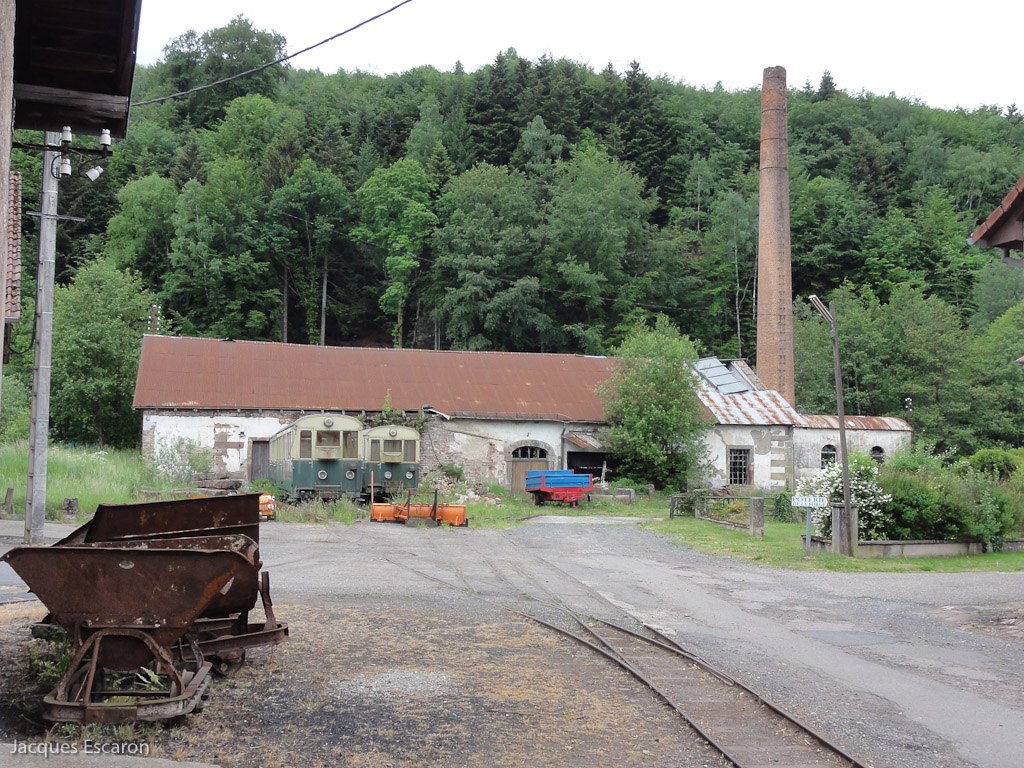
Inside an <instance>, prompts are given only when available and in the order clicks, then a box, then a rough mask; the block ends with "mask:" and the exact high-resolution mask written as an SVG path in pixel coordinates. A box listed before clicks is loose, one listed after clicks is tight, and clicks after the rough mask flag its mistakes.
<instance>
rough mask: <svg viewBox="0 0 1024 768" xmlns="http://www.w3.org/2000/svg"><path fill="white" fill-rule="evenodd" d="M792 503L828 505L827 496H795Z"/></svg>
mask: <svg viewBox="0 0 1024 768" xmlns="http://www.w3.org/2000/svg"><path fill="white" fill-rule="evenodd" d="M792 504H793V506H794V507H827V506H828V497H827V496H794V497H793V501H792Z"/></svg>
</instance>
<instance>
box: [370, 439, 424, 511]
mask: <svg viewBox="0 0 1024 768" xmlns="http://www.w3.org/2000/svg"><path fill="white" fill-rule="evenodd" d="M363 456H364V457H365V463H364V465H363V482H364V485H365V486H366V488H367V490H368V492H369V493H370V494H371V495H372V496H373V498H379V497H381V496H393V495H395V494H399V493H402V492H403V491H406V490H415V489H416V488H417V487H419V484H420V433H419V432H417V431H416V430H415V429H413V428H412V427H403V426H400V425H398V424H387V425H384V426H381V427H372V428H370V429H364V430H363Z"/></svg>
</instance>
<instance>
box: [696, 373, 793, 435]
mask: <svg viewBox="0 0 1024 768" xmlns="http://www.w3.org/2000/svg"><path fill="white" fill-rule="evenodd" d="M697 396H698V397H699V398H700V401H701V403H703V405H704V407H705V408H707V409H708V411H710V413H711V416H712V417H713V418H714V419H715V420H716V421H717V422H718V423H719V424H734V425H747V424H750V425H772V424H789V425H792V424H797V425H799V424H801V423H802V422H801V416H800V414H799V413H797V412H796V410H795V409H794V408H793V406H791V405H790V404H789V403H788V402H786V399H785V398H784V397H783V396H782V395H780V394H779V393H778V392H776V391H775V390H772V389H766V390H759V391H754V390H747V391H746V392H737V393H735V394H725V393H723V392H721V391H719V390H718V389H717V388H715V387H714V386H713V385H711V384H710V383H709V382H708V381H707V380H706V379H702V380H701V381H700V382H699V383H698V384H697Z"/></svg>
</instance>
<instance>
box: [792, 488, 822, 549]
mask: <svg viewBox="0 0 1024 768" xmlns="http://www.w3.org/2000/svg"><path fill="white" fill-rule="evenodd" d="M792 505H793V506H794V507H806V509H807V535H806V536H805V537H804V554H805V555H807V557H810V556H811V510H812V509H815V508H821V507H827V506H828V496H794V497H793V501H792Z"/></svg>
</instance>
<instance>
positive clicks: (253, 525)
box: [2, 494, 288, 723]
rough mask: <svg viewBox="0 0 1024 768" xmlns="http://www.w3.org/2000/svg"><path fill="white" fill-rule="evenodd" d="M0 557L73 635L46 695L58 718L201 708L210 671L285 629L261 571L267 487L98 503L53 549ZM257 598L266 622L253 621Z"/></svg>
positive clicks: (161, 714)
mask: <svg viewBox="0 0 1024 768" xmlns="http://www.w3.org/2000/svg"><path fill="white" fill-rule="evenodd" d="M2 559H3V560H5V561H7V562H8V563H10V565H11V567H12V568H14V570H15V572H17V574H18V575H19V576H20V577H21V578H22V579H23V580H24V581H25V583H26V584H27V585H28V586H29V589H31V590H32V592H34V593H35V594H36V595H37V596H38V597H39V599H40V600H41V601H42V602H43V604H44V605H45V606H46V607H47V609H48V610H49V611H50V615H49V616H48V617H47V619H46V620H45V621H46V622H47V623H49V624H56V625H59V626H61V627H63V628H64V630H66V631H67V632H68V634H69V635H70V636H71V638H72V659H71V664H70V666H69V668H68V671H67V672H66V673H65V674H64V676H63V677H62V678H61V680H60V681H59V682H58V684H57V686H56V688H54V690H53V691H51V693H50V694H49V695H47V696H46V697H45V698H44V702H45V704H46V705H47V709H46V711H45V713H44V716H45V717H46V718H47V719H50V720H57V721H68V722H106V723H111V722H124V721H131V720H163V719H167V718H171V717H178V716H181V715H184V714H188V713H189V712H193V711H200V710H201V709H202V707H203V704H204V702H205V696H206V694H205V691H206V688H207V686H208V685H209V674H210V672H211V671H212V670H217V671H219V672H221V673H227V672H229V671H232V670H233V669H236V668H237V667H238V666H240V665H241V663H242V662H243V661H244V659H245V652H246V650H247V649H249V648H254V647H257V646H263V645H273V644H276V643H280V642H282V641H283V640H284V639H285V637H287V635H288V627H287V625H286V624H282V623H280V622H278V621H277V619H276V617H275V615H274V610H273V604H272V602H271V599H270V582H269V577H268V575H267V574H266V573H264V574H263V575H262V576H263V577H262V578H260V568H261V567H262V562H261V561H260V559H259V494H244V495H239V496H222V497H216V498H205V499H184V500H180V501H171V502H153V503H147V504H128V505H100V507H99V508H98V509H97V511H96V515H95V516H94V517H93V519H92V520H90V521H89V522H88V523H86V524H85V525H83V526H81V527H80V528H78V529H77V530H76V531H75V532H74V533H72V534H71V535H70V536H68V537H66V538H65V539H62V540H61V541H59V542H58V543H57V544H55V545H53V546H52V547H16V548H14V549H11V550H10V551H9V552H8V553H7V554H6V555H4V556H3V558H2ZM257 596H260V597H261V599H262V602H263V608H264V613H265V615H266V621H265V622H263V623H250V622H249V611H250V610H251V609H252V608H253V607H254V606H255V604H256V598H257ZM136 680H138V681H141V682H142V683H144V684H143V685H141V686H139V685H135V684H134V681H136ZM126 681H127V682H126Z"/></svg>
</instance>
